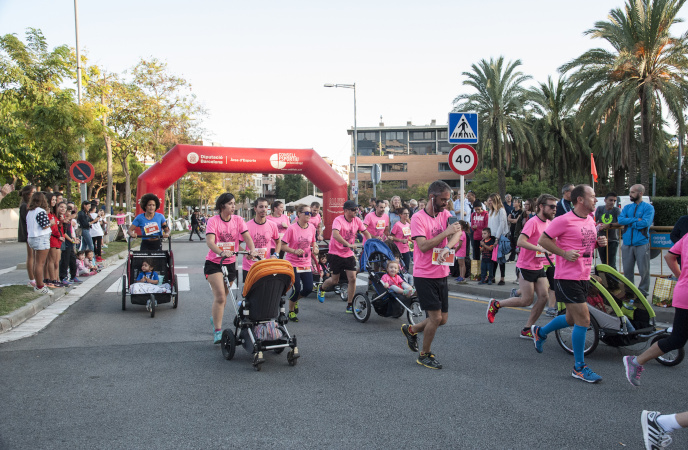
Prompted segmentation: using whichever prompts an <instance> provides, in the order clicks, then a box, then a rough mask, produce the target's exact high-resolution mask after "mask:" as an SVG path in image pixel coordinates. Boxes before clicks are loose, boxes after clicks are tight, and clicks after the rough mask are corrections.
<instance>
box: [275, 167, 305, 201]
mask: <svg viewBox="0 0 688 450" xmlns="http://www.w3.org/2000/svg"><path fill="white" fill-rule="evenodd" d="M305 191H306V179H305V178H304V177H303V175H296V174H294V175H284V176H282V177H277V180H276V181H275V196H276V197H277V198H283V199H284V201H285V202H286V203H289V202H293V201H294V200H298V199H300V198H303V197H304V195H303V193H304V192H305Z"/></svg>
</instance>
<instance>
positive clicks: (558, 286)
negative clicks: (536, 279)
mask: <svg viewBox="0 0 688 450" xmlns="http://www.w3.org/2000/svg"><path fill="white" fill-rule="evenodd" d="M588 286H590V282H589V281H588V280H554V295H555V296H556V298H557V301H558V302H561V303H585V302H586V301H587V300H588Z"/></svg>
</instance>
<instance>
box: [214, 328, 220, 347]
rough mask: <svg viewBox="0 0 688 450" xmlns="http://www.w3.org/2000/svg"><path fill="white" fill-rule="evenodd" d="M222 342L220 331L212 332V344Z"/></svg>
mask: <svg viewBox="0 0 688 450" xmlns="http://www.w3.org/2000/svg"><path fill="white" fill-rule="evenodd" d="M220 342H222V330H217V331H213V344H219V343H220Z"/></svg>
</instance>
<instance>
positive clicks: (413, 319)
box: [406, 300, 425, 325]
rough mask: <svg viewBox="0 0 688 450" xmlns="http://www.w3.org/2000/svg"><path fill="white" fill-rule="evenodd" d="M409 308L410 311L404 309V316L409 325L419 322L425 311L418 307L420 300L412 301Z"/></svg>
mask: <svg viewBox="0 0 688 450" xmlns="http://www.w3.org/2000/svg"><path fill="white" fill-rule="evenodd" d="M409 309H410V310H411V311H412V312H408V311H406V318H407V319H408V321H409V323H410V324H411V325H415V324H417V323H418V322H421V321H422V320H423V318H424V317H425V311H423V308H421V307H420V302H419V301H418V300H414V301H412V302H411V305H410V306H409Z"/></svg>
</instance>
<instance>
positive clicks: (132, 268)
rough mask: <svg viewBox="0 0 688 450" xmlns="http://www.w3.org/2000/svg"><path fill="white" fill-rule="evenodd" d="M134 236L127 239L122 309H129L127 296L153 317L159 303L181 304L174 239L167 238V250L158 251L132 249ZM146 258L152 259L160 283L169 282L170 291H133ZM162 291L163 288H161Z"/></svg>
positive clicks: (175, 305)
mask: <svg viewBox="0 0 688 450" xmlns="http://www.w3.org/2000/svg"><path fill="white" fill-rule="evenodd" d="M133 239H134V238H129V239H127V248H128V250H129V255H128V257H127V264H126V269H125V273H124V275H122V311H124V310H126V309H127V296H128V297H129V298H130V300H131V304H132V305H142V306H145V307H146V309H147V310H148V311H149V312H150V315H151V317H155V308H156V307H157V306H158V304H162V303H170V302H172V308H177V306H178V305H179V284H178V283H177V275H175V273H174V254H173V253H172V239H171V238H169V237H168V238H166V239H167V242H168V248H167V250H158V251H151V252H145V251H132V249H131V241H132V240H133ZM145 259H150V260H151V261H152V262H153V270H155V271H156V272H157V273H158V277H159V284H158V286H161V285H163V284H168V285H169V287H170V289H169V291H170V292H169V293H168V292H156V293H145V294H136V293H132V289H131V285H132V284H133V283H136V278H137V277H138V275H139V272H140V269H141V263H142V262H143V260H145ZM161 291H162V289H161Z"/></svg>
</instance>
